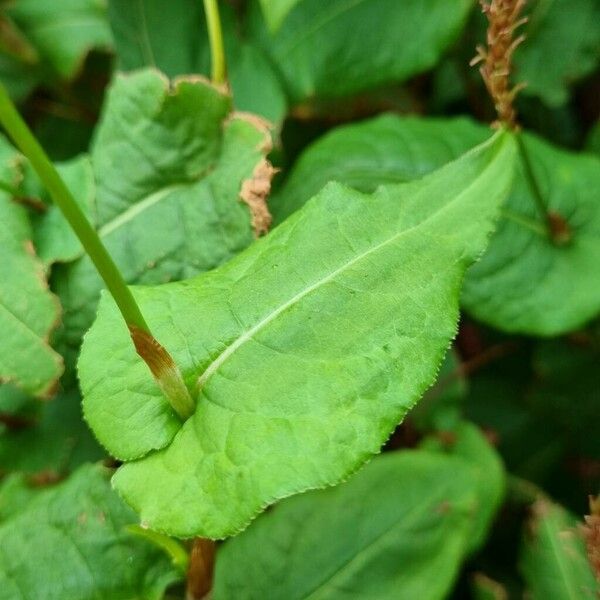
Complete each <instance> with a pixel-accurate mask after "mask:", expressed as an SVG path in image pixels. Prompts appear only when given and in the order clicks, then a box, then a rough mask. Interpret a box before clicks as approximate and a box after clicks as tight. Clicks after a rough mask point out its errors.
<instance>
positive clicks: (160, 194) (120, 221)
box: [98, 182, 193, 237]
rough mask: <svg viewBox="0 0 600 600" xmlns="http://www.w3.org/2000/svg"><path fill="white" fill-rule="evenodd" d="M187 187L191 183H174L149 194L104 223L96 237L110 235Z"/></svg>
mask: <svg viewBox="0 0 600 600" xmlns="http://www.w3.org/2000/svg"><path fill="white" fill-rule="evenodd" d="M188 185H193V182H191V183H176V184H173V185H168V186H166V187H163V188H161V189H159V190H157V191H155V192H154V193H152V194H150V195H149V196H146V197H145V198H144V199H143V200H140V201H139V202H136V203H135V204H132V205H131V206H130V207H129V208H127V209H126V210H124V211H123V212H122V213H120V214H119V215H117V216H116V217H115V218H114V219H112V220H110V221H109V222H108V223H106V224H105V225H103V226H102V227H100V229H99V230H98V235H99V236H100V237H105V236H107V235H109V234H111V233H112V232H113V231H115V230H116V229H119V227H121V226H123V225H124V224H125V223H127V222H129V221H132V220H133V219H135V218H136V217H137V216H138V215H140V214H142V213H143V212H144V211H145V210H146V209H148V208H150V207H152V206H154V205H155V204H158V202H160V201H161V200H163V199H164V198H166V197H167V196H169V195H170V194H171V192H174V191H177V190H180V189H183V188H184V187H187V186H188Z"/></svg>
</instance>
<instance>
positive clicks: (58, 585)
mask: <svg viewBox="0 0 600 600" xmlns="http://www.w3.org/2000/svg"><path fill="white" fill-rule="evenodd" d="M108 475H109V473H108V470H107V469H104V468H102V467H100V466H92V465H88V466H84V467H81V468H80V469H79V470H78V471H77V472H76V473H74V474H73V475H72V476H71V477H70V478H69V479H68V480H67V481H65V482H64V483H61V484H59V485H57V486H56V487H52V488H50V489H47V490H44V491H40V492H37V493H35V494H31V493H28V492H26V491H25V492H23V493H21V492H20V490H19V488H23V487H25V486H26V484H25V482H22V483H21V484H20V485H19V483H18V480H12V485H11V486H10V488H9V489H6V488H0V512H1V513H2V514H3V516H4V519H3V520H2V521H1V522H0V598H2V600H29V599H30V598H44V599H45V600H54V599H56V600H71V599H72V600H81V599H82V598H98V599H99V600H104V599H106V600H114V599H115V598H144V599H148V600H152V599H156V600H159V599H160V598H162V597H163V593H164V590H165V589H166V587H167V586H168V585H169V584H171V583H172V582H174V581H176V580H177V579H178V578H179V577H180V575H179V574H178V572H177V571H176V570H175V569H174V568H173V567H172V566H171V564H170V561H169V560H168V559H167V557H166V556H165V555H163V553H162V551H161V550H159V549H157V548H155V547H153V546H152V545H151V544H150V543H148V542H147V541H145V540H142V539H140V538H138V537H136V536H134V535H132V534H130V533H128V532H127V531H126V529H125V527H126V525H128V524H130V523H134V522H135V514H134V513H133V512H132V511H131V509H129V508H128V507H127V506H125V505H124V504H123V503H122V501H121V500H120V499H119V498H118V496H117V495H116V494H115V493H114V492H113V491H112V490H111V489H110V484H109V482H108ZM5 494H10V498H9V501H10V503H11V505H12V508H11V510H9V511H6V510H2V507H3V503H4V502H3V501H4V499H3V496H4V495H5ZM15 495H17V497H16V498H15ZM17 499H18V500H19V503H18V504H19V505H18V506H17V501H16V500H17ZM24 499H28V500H29V501H28V502H23V500H24ZM6 513H8V514H6Z"/></svg>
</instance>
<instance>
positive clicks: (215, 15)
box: [204, 0, 227, 85]
mask: <svg viewBox="0 0 600 600" xmlns="http://www.w3.org/2000/svg"><path fill="white" fill-rule="evenodd" d="M204 12H205V13H206V25H207V27H208V39H209V41H210V57H211V63H212V68H211V79H212V82H213V83H214V84H216V85H222V84H224V83H226V82H227V67H226V64H225V48H224V46H223V30H222V28H221V19H220V17H219V7H218V5H217V0H204Z"/></svg>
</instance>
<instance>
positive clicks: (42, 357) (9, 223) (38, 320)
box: [0, 138, 63, 396]
mask: <svg viewBox="0 0 600 600" xmlns="http://www.w3.org/2000/svg"><path fill="white" fill-rule="evenodd" d="M20 162H21V157H20V155H19V154H17V153H16V152H15V151H14V150H13V148H12V147H11V146H10V145H9V144H8V142H6V140H5V139H4V138H0V179H1V180H2V182H3V183H4V184H5V185H6V186H7V187H8V188H11V187H12V188H16V187H17V185H18V183H19V181H20V178H21V176H22V171H21V168H22V165H21V164H20ZM32 239H33V233H32V231H31V225H30V223H29V218H28V215H27V211H26V209H25V208H24V207H23V206H20V205H19V204H17V203H16V202H14V201H13V200H12V197H11V194H10V193H9V192H7V191H4V190H0V248H1V252H2V259H1V260H0V331H1V332H2V342H1V343H0V381H4V382H7V381H10V382H13V383H15V384H16V385H18V386H19V387H20V388H22V389H23V390H25V391H27V392H29V393H31V394H35V395H38V396H45V395H48V394H50V393H51V392H52V390H53V388H54V387H55V385H56V382H57V380H58V377H59V376H60V374H61V373H62V369H63V365H62V359H61V358H60V356H59V355H58V354H56V352H54V350H52V348H51V347H50V345H49V344H48V336H49V334H50V331H51V330H52V329H53V328H54V327H55V326H56V324H57V321H58V318H59V314H60V307H59V305H58V302H57V300H56V298H55V297H54V296H53V295H52V294H51V293H50V292H49V291H48V286H47V284H46V278H45V273H44V268H43V265H42V263H41V262H40V261H39V260H38V258H37V257H36V255H35V251H34V248H33V243H32Z"/></svg>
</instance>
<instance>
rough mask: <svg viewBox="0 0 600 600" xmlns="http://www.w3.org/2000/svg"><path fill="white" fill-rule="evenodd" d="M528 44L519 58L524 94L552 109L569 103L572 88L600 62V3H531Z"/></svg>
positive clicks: (585, 0) (562, 0)
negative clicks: (536, 98) (541, 101)
mask: <svg viewBox="0 0 600 600" xmlns="http://www.w3.org/2000/svg"><path fill="white" fill-rule="evenodd" d="M531 7H532V11H531V13H530V15H529V23H528V24H527V28H526V31H525V33H526V35H527V43H525V44H523V46H522V47H520V48H519V51H518V52H517V53H516V54H515V63H516V69H517V72H518V79H519V81H524V82H527V87H526V88H525V89H524V90H523V93H524V94H530V95H534V96H539V97H540V98H541V99H542V100H543V101H544V102H545V103H546V104H548V105H550V106H560V105H563V104H565V103H566V102H567V101H568V99H569V92H570V89H569V88H570V87H571V86H573V84H574V83H576V82H577V81H579V80H580V79H582V78H584V77H585V76H586V75H588V74H590V73H592V72H593V71H594V69H595V68H596V66H597V65H598V62H599V61H600V4H599V3H598V1H597V0H553V1H552V2H535V3H533V2H532V3H531Z"/></svg>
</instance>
